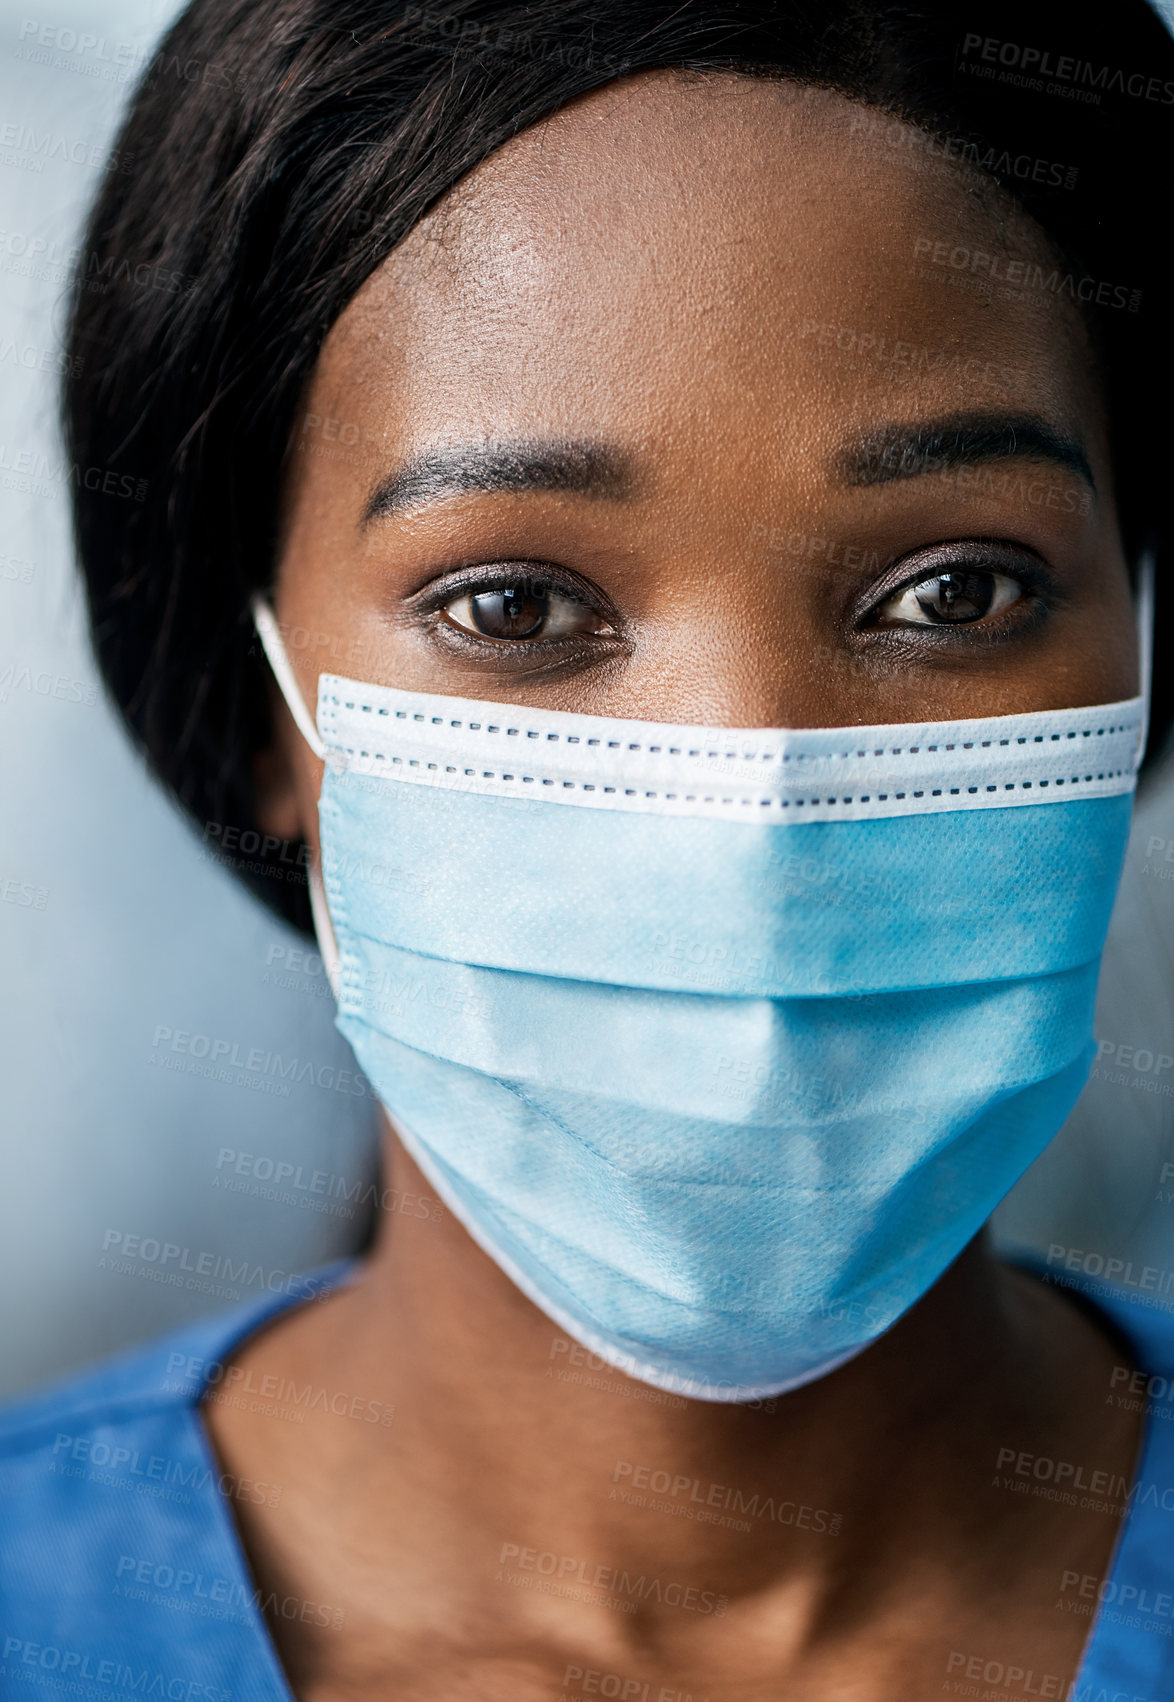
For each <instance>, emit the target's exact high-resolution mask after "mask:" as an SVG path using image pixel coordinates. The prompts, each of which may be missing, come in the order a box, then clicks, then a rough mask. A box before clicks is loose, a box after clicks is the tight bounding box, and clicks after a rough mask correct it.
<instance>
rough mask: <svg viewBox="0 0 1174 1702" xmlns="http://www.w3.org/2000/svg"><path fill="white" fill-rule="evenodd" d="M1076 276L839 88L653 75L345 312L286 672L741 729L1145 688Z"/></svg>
mask: <svg viewBox="0 0 1174 1702" xmlns="http://www.w3.org/2000/svg"><path fill="white" fill-rule="evenodd" d="M996 259H997V262H998V264H995V263H994V262H995V261H996ZM1063 270H1064V269H1063V267H1062V266H1059V267H1058V266H1057V262H1056V260H1055V259H1054V258H1053V257H1051V256H1050V255H1049V254H1048V252H1047V251H1046V250H1045V247H1044V244H1043V240H1042V238H1041V237H1040V236H1039V234H1038V232H1036V231H1035V229H1034V227H1033V226H1032V225H1031V224H1030V223H1029V222H1028V221H1027V219H1026V218H1025V217H1024V215H1022V214H1021V213H1020V212H1019V211H1018V210H1017V209H1016V208H1014V207H1012V206H1011V205H1010V204H1009V203H1004V202H1003V201H1002V200H1001V199H1000V197H999V196H998V195H997V194H996V193H995V192H994V191H993V190H991V189H989V188H988V187H986V186H985V185H983V184H982V183H980V182H979V181H978V180H976V179H972V178H969V177H968V176H966V175H964V174H963V173H962V171H961V169H960V167H959V166H958V165H957V163H956V162H952V161H950V160H948V159H943V158H942V157H940V150H937V151H935V150H933V149H931V148H930V146H929V145H928V144H927V142H926V140H925V138H923V137H921V136H920V135H919V133H918V132H915V131H912V130H910V129H908V128H906V127H904V126H901V125H898V124H896V123H895V122H893V121H890V120H886V119H883V118H881V117H880V116H879V115H878V114H876V113H874V112H871V111H870V110H868V109H865V108H863V107H859V106H856V105H854V104H853V103H851V102H849V101H847V100H845V99H843V98H841V97H839V96H837V95H834V94H830V93H827V92H824V91H816V90H809V89H803V88H799V87H796V86H795V85H792V84H787V83H768V82H764V81H757V80H753V79H745V78H736V77H732V76H726V75H713V76H704V77H700V78H696V79H692V80H690V79H686V78H684V77H682V76H679V75H677V74H675V73H671V72H653V73H645V74H642V75H639V76H635V77H633V78H630V79H627V80H625V81H623V82H620V83H615V84H611V85H609V86H608V87H606V88H604V89H602V90H600V91H598V92H597V93H594V94H592V95H590V96H588V97H585V98H584V99H582V100H580V101H578V102H577V103H576V104H575V105H574V106H572V107H570V108H567V109H565V110H563V111H561V112H559V113H558V114H557V115H556V116H554V117H553V118H552V119H550V120H549V121H548V122H546V123H543V124H541V125H537V126H535V127H533V128H531V129H529V130H527V131H525V132H524V133H523V134H521V135H520V136H519V137H517V138H516V139H515V140H513V141H512V142H510V143H509V144H507V145H506V146H505V147H503V148H501V149H499V150H498V151H497V153H495V154H494V155H493V156H492V157H491V158H490V159H488V160H487V161H486V162H485V163H484V164H483V165H481V166H480V167H479V168H478V169H477V170H476V171H475V172H473V173H472V174H471V176H470V177H469V178H468V179H466V181H465V182H464V183H463V184H462V185H461V186H460V187H459V188H458V189H457V190H456V191H454V192H453V193H452V194H450V195H449V196H448V197H446V199H445V201H444V202H443V203H442V204H441V205H440V206H439V207H438V209H437V210H436V211H435V212H434V213H433V214H431V215H430V216H429V217H428V218H427V219H426V220H424V221H423V222H422V223H421V224H420V225H418V226H417V227H416V228H415V229H414V230H413V231H412V232H411V233H410V235H409V236H408V237H407V238H406V240H405V241H404V242H403V243H402V245H401V246H400V247H399V249H398V250H397V251H396V252H395V253H394V254H393V255H392V256H391V257H390V258H389V259H388V261H387V262H386V263H385V264H384V265H383V266H382V267H381V268H380V269H379V270H378V271H377V272H376V273H375V274H374V275H373V276H372V277H371V278H370V280H369V281H368V282H367V284H366V285H365V286H364V288H363V289H362V290H361V291H360V293H359V295H358V296H357V297H356V299H355V300H354V301H353V302H352V303H351V305H350V306H349V307H348V308H347V310H346V312H345V313H344V314H343V315H342V317H341V319H340V320H339V321H338V322H337V324H336V325H335V326H334V328H333V331H332V333H331V335H330V337H329V339H328V341H327V344H326V347H325V349H324V351H323V354H322V357H321V360H320V362H319V365H318V368H317V371H316V374H315V377H314V380H313V383H312V385H311V388H310V391H309V394H308V399H307V403H306V407H305V412H304V414H303V417H302V420H301V422H300V428H299V430H298V433H297V436H296V439H295V443H294V447H293V451H292V454H291V458H290V471H289V478H288V485H287V499H286V500H287V506H286V531H285V544H284V549H283V553H282V561H281V569H280V576H279V583H278V589H277V599H276V602H277V613H278V616H279V619H280V620H281V622H282V625H283V627H284V628H285V629H286V631H287V633H288V634H289V640H288V642H289V648H290V652H291V657H292V660H293V663H294V666H295V669H296V670H297V673H298V677H299V680H300V683H301V686H302V690H303V694H304V695H305V697H306V699H307V701H308V702H309V703H310V704H311V706H312V705H313V703H314V702H315V700H316V696H317V677H318V674H319V673H320V672H329V673H338V674H343V675H347V676H349V677H351V678H358V679H362V680H366V681H371V682H375V683H379V684H387V685H396V686H401V687H404V688H407V689H408V690H413V691H429V692H438V693H444V694H448V695H452V696H459V697H467V698H484V699H490V700H494V701H499V702H509V703H522V704H530V705H535V706H540V707H546V708H553V709H562V710H578V711H584V712H589V713H593V714H600V715H613V716H631V717H638V718H645V719H652V720H659V721H680V722H704V723H707V724H710V725H724V726H738V727H753V726H776V727H777V726H790V727H820V726H842V725H850V724H853V723H857V724H872V723H884V722H900V721H923V720H937V719H947V718H954V717H962V716H985V715H997V714H1010V713H1014V712H1017V711H1022V710H1028V709H1044V708H1063V707H1076V706H1079V705H1083V704H1099V703H1105V702H1111V701H1114V700H1116V699H1120V698H1124V697H1128V696H1130V695H1132V694H1133V693H1134V691H1135V690H1136V689H1137V675H1136V658H1135V639H1134V627H1133V617H1132V612H1131V603H1130V594H1129V586H1128V579H1127V573H1126V563H1125V561H1124V558H1123V554H1122V548H1121V542H1120V538H1119V535H1118V522H1117V516H1116V512H1115V508H1114V501H1113V493H1112V485H1111V478H1110V469H1109V462H1108V451H1107V439H1106V432H1105V425H1104V420H1103V416H1102V411H1101V407H1100V403H1099V400H1098V394H1097V390H1096V387H1095V384H1094V377H1093V372H1092V361H1091V357H1090V354H1089V351H1088V346H1087V343H1086V340H1085V337H1084V333H1083V330H1082V327H1081V325H1080V322H1079V319H1078V317H1077V314H1076V311H1075V309H1074V308H1073V307H1072V305H1071V301H1070V299H1067V300H1066V299H1064V297H1063V296H1062V295H1061V294H1059V293H1058V292H1057V290H1056V288H1055V287H1054V285H1055V282H1056V278H1057V275H1059V277H1060V278H1061V279H1062V277H1063ZM992 271H994V273H995V274H996V275H997V278H998V280H999V281H995V279H993V278H992ZM1008 275H1009V276H1010V277H1011V278H1012V279H1016V280H1019V283H1020V287H1017V288H1015V287H1009V286H1008V284H1007V283H1005V282H1004V281H1002V280H1003V279H1005V278H1006V277H1007V276H1008ZM914 586H916V588H915V589H914V588H913V587H914ZM283 743H284V744H285V748H286V751H287V752H288V753H289V755H290V757H291V758H292V762H293V769H294V770H295V771H296V781H297V793H298V795H299V802H298V805H297V810H296V813H297V816H298V818H299V819H298V822H297V823H296V824H295V823H294V822H293V821H292V820H291V819H290V817H289V813H288V812H289V809H290V808H291V807H293V805H292V799H291V797H290V794H289V788H288V783H287V782H283V783H282V785H281V786H280V787H279V788H278V793H280V800H279V799H278V797H277V795H276V794H275V795H274V796H273V797H272V798H271V799H270V803H269V805H268V806H267V807H268V809H269V813H270V815H271V816H274V812H278V813H280V814H281V815H282V816H283V817H284V818H285V819H284V822H283V824H281V825H280V826H279V828H278V830H279V831H285V832H290V833H294V832H298V831H308V832H309V833H310V835H311V837H313V824H314V815H315V804H316V799H317V791H318V779H319V777H320V770H319V769H318V767H317V765H316V764H315V763H314V762H313V760H312V759H311V758H310V756H309V753H308V752H307V751H306V750H305V747H304V746H302V745H301V743H300V740H298V738H297V736H296V734H294V733H293V731H292V724H289V725H288V726H287V728H286V734H285V737H284V738H283ZM295 753H296V754H295ZM282 767H283V770H284V768H288V767H289V764H283V765H282ZM281 800H283V801H281Z"/></svg>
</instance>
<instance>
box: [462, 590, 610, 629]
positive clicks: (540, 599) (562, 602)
mask: <svg viewBox="0 0 1174 1702" xmlns="http://www.w3.org/2000/svg"><path fill="white" fill-rule="evenodd" d="M440 612H441V614H443V615H444V617H445V619H446V620H448V621H450V622H451V623H452V625H453V626H456V627H460V628H461V629H462V631H464V632H468V633H475V634H476V635H477V637H478V638H487V639H490V640H495V641H497V642H498V643H511V642H512V643H518V642H522V641H529V642H531V643H534V642H539V641H542V640H547V639H557V638H580V637H585V636H595V635H598V634H606V633H610V632H611V630H612V628H611V627H610V626H608V624H607V622H606V621H604V620H603V619H602V617H601V616H600V615H598V614H596V612H595V610H594V609H592V608H590V607H588V605H587V604H586V603H583V602H580V601H579V600H578V598H575V597H569V596H567V595H566V594H565V593H562V592H559V591H558V590H556V589H555V587H554V586H553V585H550V584H548V583H545V582H543V581H541V580H521V579H519V580H515V581H511V582H510V583H509V584H507V585H501V586H496V587H493V588H492V589H490V588H486V589H483V590H472V591H464V592H462V593H461V594H460V595H459V596H457V597H454V598H452V600H451V601H450V602H447V603H443V604H441V605H440Z"/></svg>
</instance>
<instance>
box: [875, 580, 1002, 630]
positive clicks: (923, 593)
mask: <svg viewBox="0 0 1174 1702" xmlns="http://www.w3.org/2000/svg"><path fill="white" fill-rule="evenodd" d="M1023 595H1024V586H1023V585H1022V584H1021V582H1020V581H1019V580H1018V579H1012V578H1011V576H1010V575H1009V574H1006V573H992V572H989V571H986V572H984V571H982V570H981V569H976V570H962V571H957V572H950V573H935V574H933V575H932V576H931V577H930V578H928V579H919V580H918V581H917V583H916V584H915V585H906V586H904V587H903V589H902V590H900V591H896V592H894V593H893V595H892V596H891V597H889V598H887V599H886V600H885V602H883V603H882V604H880V606H879V608H878V609H877V611H876V618H877V620H878V621H883V622H889V621H901V622H903V623H904V624H906V625H908V626H970V625H972V624H973V623H974V622H975V621H980V620H985V619H988V618H989V617H990V616H991V615H999V614H1002V612H1003V610H1004V609H1009V608H1010V607H1011V605H1012V604H1013V603H1017V602H1018V601H1019V600H1020V598H1021V597H1022V596H1023Z"/></svg>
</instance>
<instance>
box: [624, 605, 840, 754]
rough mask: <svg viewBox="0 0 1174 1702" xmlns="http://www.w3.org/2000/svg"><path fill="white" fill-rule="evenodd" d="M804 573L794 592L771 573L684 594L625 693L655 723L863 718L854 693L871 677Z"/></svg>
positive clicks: (830, 722) (782, 723)
mask: <svg viewBox="0 0 1174 1702" xmlns="http://www.w3.org/2000/svg"><path fill="white" fill-rule="evenodd" d="M811 592H812V588H811V586H810V585H806V584H804V583H803V582H802V581H801V580H800V578H799V576H798V575H796V576H795V578H794V581H793V583H792V584H790V585H789V586H788V587H787V588H786V589H785V590H783V589H780V588H779V586H778V584H777V581H775V580H774V579H773V578H772V577H770V576H768V575H767V574H765V573H764V574H762V576H761V579H760V581H759V583H757V584H755V583H754V582H753V578H752V576H748V575H744V574H742V573H734V572H731V573H730V574H728V575H723V576H720V577H718V576H717V575H714V576H713V577H712V578H711V582H710V587H709V589H708V591H706V592H704V593H701V594H693V593H689V594H684V593H682V594H677V595H674V597H673V598H672V602H671V612H670V614H669V615H668V616H667V617H666V618H665V619H664V620H663V621H657V622H656V623H655V627H654V630H653V632H652V634H651V636H650V638H649V640H648V642H646V644H645V645H643V646H642V647H641V653H640V654H639V655H638V657H637V659H636V662H635V664H634V666H633V668H632V669H631V670H630V673H629V678H628V681H627V683H626V687H625V695H626V696H627V697H628V698H629V701H631V698H632V695H633V694H634V695H635V696H636V697H638V699H639V702H640V708H639V709H638V710H636V711H630V710H625V711H624V713H637V714H639V715H640V716H641V717H643V718H645V719H648V720H656V721H672V722H694V723H699V724H705V725H707V726H711V727H820V726H843V725H849V724H851V723H852V722H854V721H857V720H859V719H860V717H859V714H858V713H856V712H855V710H854V703H853V694H854V693H856V694H857V695H858V693H859V687H860V685H861V682H862V678H863V671H862V669H861V668H860V667H859V665H857V666H856V667H855V668H853V666H852V663H853V658H852V657H851V655H850V653H849V652H848V651H847V649H846V648H845V647H844V645H843V643H842V641H841V639H840V636H839V628H838V623H837V621H836V619H835V617H834V615H833V614H831V613H830V612H829V611H827V610H821V609H820V608H819V607H818V606H817V600H816V599H815V598H814V597H813V596H812V594H811Z"/></svg>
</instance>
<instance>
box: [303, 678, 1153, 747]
mask: <svg viewBox="0 0 1174 1702" xmlns="http://www.w3.org/2000/svg"><path fill="white" fill-rule="evenodd" d="M324 701H325V704H326V705H328V706H329V708H328V714H329V718H330V722H331V724H332V726H333V725H334V723H335V722H337V720H338V714H339V711H340V710H351V711H357V712H359V713H361V714H364V715H378V716H384V717H387V718H388V719H394V720H396V721H408V722H416V723H427V724H428V725H430V726H433V727H444V726H448V727H452V728H456V729H459V731H461V732H462V733H478V734H481V735H482V736H483V737H485V738H487V739H488V738H490V737H493V736H495V735H496V736H499V737H500V735H501V734H502V732H503V728H502V726H501V724H499V723H497V722H488V723H486V722H480V721H466V720H460V719H457V718H455V717H446V716H443V715H426V714H425V713H423V711H419V710H411V711H409V710H406V709H396V710H392V709H387V708H381V707H380V706H379V705H378V704H375V703H362V702H359V701H358V700H356V699H347V698H340V697H337V696H334V695H333V694H332V695H331V696H329V697H328V698H326V699H325V700H324ZM1057 713H1060V714H1063V713H1064V711H1062V710H1061V711H1058V712H1057ZM1140 725H1141V723H1140V722H1139V721H1122V722H1118V723H1115V724H1111V725H1109V726H1105V727H1097V726H1094V725H1091V724H1090V725H1089V726H1087V727H1079V728H1075V729H1072V730H1070V731H1066V732H1062V733H1032V734H1027V733H1024V734H1016V736H1015V737H1014V738H1013V739H1012V738H1006V739H959V740H954V741H951V742H942V743H938V744H932V745H886V746H882V747H881V748H880V749H876V748H873V749H871V750H861V749H855V750H846V751H822V750H812V751H794V752H792V751H780V750H773V751H765V750H762V749H761V747H759V748H757V749H753V750H749V751H748V750H745V749H743V750H742V751H741V752H739V751H729V750H725V751H722V750H702V749H700V748H697V749H694V750H683V749H681V748H680V747H678V746H675V745H670V746H669V747H668V749H667V750H666V749H665V747H664V746H662V745H650V744H645V743H644V742H643V741H641V740H633V739H629V740H624V739H608V740H606V741H604V740H603V739H601V738H594V737H589V738H584V737H583V736H582V735H581V734H578V733H570V734H564V733H553V732H550V731H549V730H548V729H543V727H542V726H541V725H539V726H537V727H534V728H522V727H508V726H507V727H505V728H504V732H505V735H506V737H508V738H520V737H522V735H523V734H525V736H526V737H527V738H531V739H543V740H544V741H545V742H546V743H548V744H565V745H581V746H583V747H584V748H585V749H586V748H590V747H598V748H600V749H603V750H615V751H640V752H642V753H644V754H645V755H650V756H658V757H661V758H665V757H669V758H672V757H680V758H683V759H684V760H685V761H686V762H689V761H696V760H698V759H702V760H706V761H720V762H778V761H782V762H803V761H813V762H821V761H837V760H840V761H853V760H856V759H859V758H860V757H870V756H871V757H878V756H925V755H936V754H940V753H941V752H942V751H958V750H994V749H996V748H1002V747H1006V748H1008V749H1010V748H1011V746H1012V745H1019V746H1028V745H1043V744H1058V743H1060V742H1061V741H1062V740H1064V741H1066V740H1068V739H1078V738H1085V739H1090V738H1104V737H1112V736H1114V735H1117V734H1131V735H1134V736H1136V734H1137V732H1138V731H1139V729H1140ZM347 748H348V749H349V748H350V747H347ZM352 754H353V752H352ZM364 754H366V753H364ZM576 754H578V753H576ZM381 760H384V761H387V760H390V759H388V758H386V757H384V758H382V759H381Z"/></svg>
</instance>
